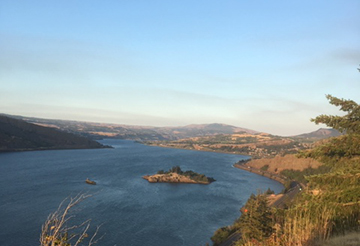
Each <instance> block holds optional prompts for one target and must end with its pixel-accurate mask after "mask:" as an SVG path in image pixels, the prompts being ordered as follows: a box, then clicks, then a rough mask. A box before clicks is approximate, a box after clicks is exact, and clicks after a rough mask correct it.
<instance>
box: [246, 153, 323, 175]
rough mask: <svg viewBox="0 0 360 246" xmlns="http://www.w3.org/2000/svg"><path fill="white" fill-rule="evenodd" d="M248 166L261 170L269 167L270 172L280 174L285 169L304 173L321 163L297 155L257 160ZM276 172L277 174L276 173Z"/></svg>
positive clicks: (248, 163) (250, 162)
mask: <svg viewBox="0 0 360 246" xmlns="http://www.w3.org/2000/svg"><path fill="white" fill-rule="evenodd" d="M246 165H247V166H250V167H254V168H258V169H260V168H261V167H263V166H265V165H269V168H268V170H267V171H268V172H272V173H280V172H281V171H282V170H285V169H293V170H299V171H302V170H304V169H306V168H309V167H312V168H318V167H319V166H321V163H320V162H318V161H316V160H314V159H311V158H297V157H296V156H295V155H285V156H276V157H274V158H269V159H265V158H264V159H255V160H251V161H249V162H247V163H246ZM275 170H276V172H275Z"/></svg>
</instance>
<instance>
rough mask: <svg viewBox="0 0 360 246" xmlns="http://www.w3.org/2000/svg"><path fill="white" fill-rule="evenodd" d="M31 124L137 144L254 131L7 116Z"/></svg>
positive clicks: (219, 125) (217, 125)
mask: <svg viewBox="0 0 360 246" xmlns="http://www.w3.org/2000/svg"><path fill="white" fill-rule="evenodd" d="M7 116H9V117H12V118H17V119H21V120H24V121H27V122H29V123H32V124H37V125H41V126H46V127H53V128H57V129H60V130H63V131H66V132H71V133H75V134H79V135H82V136H85V137H91V138H93V139H102V138H118V139H130V140H137V141H148V140H151V141H154V140H178V139H184V138H190V137H200V136H211V135H218V134H234V133H249V134H256V133H258V132H257V131H254V130H250V129H246V128H241V127H236V126H230V125H225V124H217V123H215V124H202V125H188V126H180V127H152V126H131V125H118V124H106V123H92V122H80V121H68V120H53V119H41V118H32V117H23V116H13V115H7Z"/></svg>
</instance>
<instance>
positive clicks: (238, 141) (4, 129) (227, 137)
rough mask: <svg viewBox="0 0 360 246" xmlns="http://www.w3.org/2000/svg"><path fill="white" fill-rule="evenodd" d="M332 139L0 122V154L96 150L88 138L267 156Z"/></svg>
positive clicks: (329, 133)
mask: <svg viewBox="0 0 360 246" xmlns="http://www.w3.org/2000/svg"><path fill="white" fill-rule="evenodd" d="M0 116H1V115H0ZM25 121H26V122H25ZM338 135H340V133H339V132H338V131H336V130H333V129H323V128H321V129H319V130H317V131H314V132H310V133H306V134H301V135H297V136H292V137H280V136H274V135H271V134H267V133H261V132H258V131H255V130H250V129H247V128H241V127H236V126H231V125H226V124H218V123H214V124H198V125H188V126H180V127H151V126H129V125H117V124H106V123H91V122H79V121H68V120H53V119H41V118H30V117H23V116H10V115H2V116H1V117H0V137H1V139H0V141H1V142H0V151H1V150H2V151H5V150H12V149H39V148H40V149H54V148H58V149H59V148H61V149H67V148H98V147H101V146H100V144H99V143H97V142H95V141H90V140H89V138H91V139H103V138H116V139H129V140H136V141H142V142H147V143H148V144H152V145H158V146H163V147H176V148H189V149H198V150H209V151H222V152H231V153H235V152H236V153H242V154H246V153H247V154H249V155H253V156H255V155H257V156H271V155H275V154H279V153H280V154H282V153H291V152H295V151H298V150H299V149H303V148H308V147H310V144H311V143H313V142H315V141H317V140H321V139H325V138H329V137H333V136H338ZM20 143H21V144H20Z"/></svg>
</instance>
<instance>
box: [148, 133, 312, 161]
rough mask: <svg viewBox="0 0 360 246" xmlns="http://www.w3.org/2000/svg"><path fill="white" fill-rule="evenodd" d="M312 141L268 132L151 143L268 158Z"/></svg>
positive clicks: (308, 145)
mask: <svg viewBox="0 0 360 246" xmlns="http://www.w3.org/2000/svg"><path fill="white" fill-rule="evenodd" d="M313 141H315V140H312V141H309V139H306V141H301V139H296V138H291V137H280V136H274V135H270V134H266V133H255V134H250V133H237V134H219V135H213V136H202V137H193V138H187V139H180V140H174V141H151V142H146V143H147V144H149V145H156V146H161V147H170V148H181V149H193V150H202V151H216V152H225V153H232V154H241V155H250V156H252V157H253V158H268V157H274V156H276V155H285V154H293V153H297V152H298V151H299V150H304V149H308V148H309V147H311V146H312V144H311V143H312V142H313Z"/></svg>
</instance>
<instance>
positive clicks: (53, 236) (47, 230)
mask: <svg viewBox="0 0 360 246" xmlns="http://www.w3.org/2000/svg"><path fill="white" fill-rule="evenodd" d="M90 196H91V195H88V194H80V193H79V194H78V195H76V196H75V197H67V198H66V199H64V200H63V201H62V202H61V203H60V205H59V207H58V208H57V210H56V211H55V212H53V213H51V214H50V215H49V216H48V218H47V219H46V221H45V222H44V224H43V225H42V227H41V235H40V243H41V244H40V245H41V246H55V245H59V246H72V245H73V246H80V245H81V243H82V242H83V241H84V239H85V238H86V237H88V234H87V232H88V230H89V228H90V222H91V220H90V219H88V220H86V221H84V222H82V223H80V224H77V225H76V224H75V225H69V221H70V220H71V219H72V218H74V217H75V216H74V215H70V212H71V209H72V208H73V207H74V206H75V205H77V204H79V203H80V202H82V201H83V200H85V199H86V198H88V197H90ZM66 202H68V203H67V204H66ZM99 228H100V227H99V226H98V227H97V229H96V231H95V233H94V234H93V235H92V237H91V238H90V240H89V243H88V245H89V246H90V245H93V244H95V243H97V242H98V240H100V239H101V238H102V237H101V238H99V239H96V240H95V238H96V236H97V234H98V230H99ZM73 241H74V242H73Z"/></svg>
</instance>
